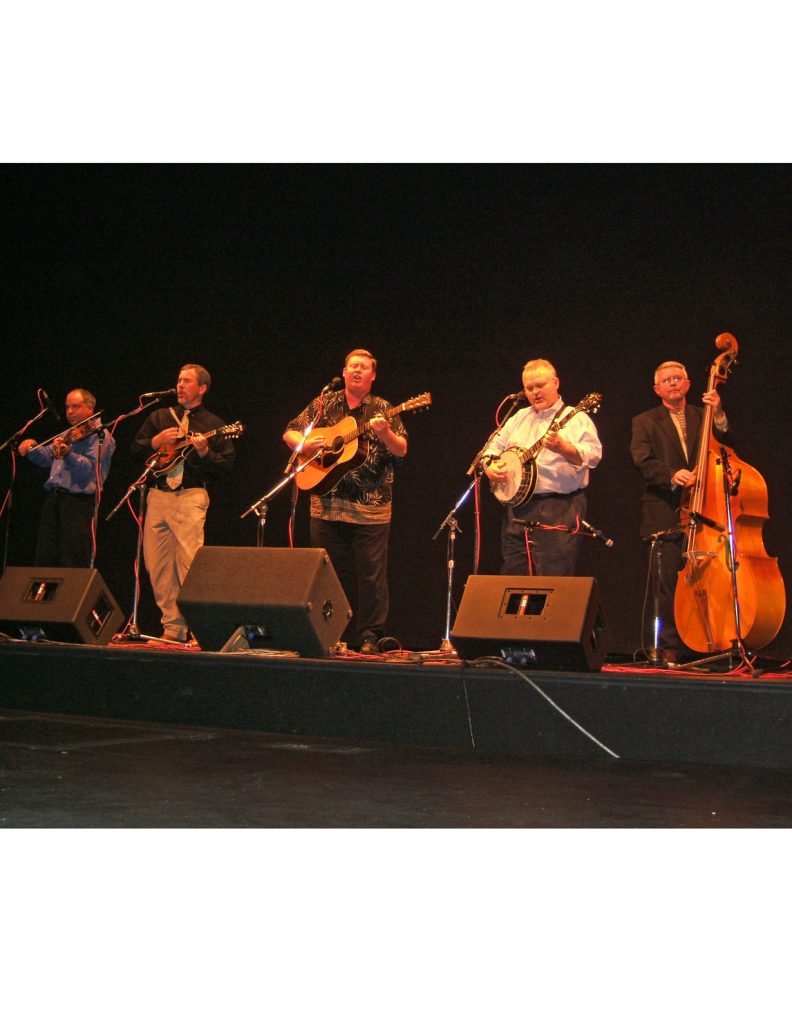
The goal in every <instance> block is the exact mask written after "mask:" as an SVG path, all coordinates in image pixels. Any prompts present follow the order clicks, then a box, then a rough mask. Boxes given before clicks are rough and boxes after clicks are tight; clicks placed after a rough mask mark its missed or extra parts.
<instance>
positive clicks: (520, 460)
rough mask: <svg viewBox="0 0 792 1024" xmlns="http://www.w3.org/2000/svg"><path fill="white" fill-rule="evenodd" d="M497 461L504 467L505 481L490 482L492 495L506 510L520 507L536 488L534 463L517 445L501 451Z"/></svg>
mask: <svg viewBox="0 0 792 1024" xmlns="http://www.w3.org/2000/svg"><path fill="white" fill-rule="evenodd" d="M498 461H499V462H501V463H502V464H503V465H504V466H505V467H506V473H507V476H506V479H505V480H499V481H494V480H491V481H490V486H491V488H492V493H493V494H494V495H495V497H496V498H497V499H498V501H499V502H500V503H501V504H502V505H506V506H507V508H512V507H513V506H515V505H521V504H522V503H523V502H524V501H527V500H528V498H530V496H531V494H532V493H533V489H534V487H535V486H536V463H535V462H534V461H533V459H529V458H528V452H527V450H526V449H525V448H520V447H519V445H514V446H513V447H511V448H506V449H505V451H502V452H501V454H500V456H499V457H498Z"/></svg>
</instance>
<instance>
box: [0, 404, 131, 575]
mask: <svg viewBox="0 0 792 1024" xmlns="http://www.w3.org/2000/svg"><path fill="white" fill-rule="evenodd" d="M95 408H96V399H95V398H94V396H93V395H92V394H91V392H90V391H88V390H87V389H86V388H75V389H74V390H73V391H70V392H69V393H68V395H67V396H66V419H67V420H68V422H69V424H70V427H69V429H68V430H66V431H64V433H63V434H59V435H58V436H57V437H55V438H53V440H52V441H51V442H50V444H48V445H43V446H39V445H38V443H37V442H36V441H34V440H33V438H26V439H25V440H24V441H23V442H22V443H21V444H20V446H19V454H20V455H25V456H27V457H28V458H29V459H30V461H31V462H33V463H35V464H36V465H37V466H42V467H43V468H44V469H49V471H50V472H49V476H48V478H47V481H46V483H45V484H44V490H45V492H46V497H45V499H44V508H43V510H42V513H41V519H40V521H39V530H38V538H37V540H36V554H35V557H34V564H35V565H51V566H63V567H71V568H85V569H87V568H89V567H90V566H91V564H92V561H93V555H94V552H95V547H94V540H95V532H94V529H93V520H94V515H95V511H96V507H97V505H98V502H97V491H98V492H99V494H101V490H102V486H103V485H104V482H105V480H106V479H107V474H108V472H109V470H110V460H111V459H112V457H113V452H114V451H115V440H114V439H113V437H112V435H111V434H110V432H109V431H107V430H103V429H101V428H100V429H98V430H96V429H94V428H95V427H98V424H97V423H96V422H95V421H94V419H92V413H93V411H94V409H95ZM100 444H101V450H102V454H101V468H99V467H98V462H99V448H100Z"/></svg>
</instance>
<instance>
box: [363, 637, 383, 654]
mask: <svg viewBox="0 0 792 1024" xmlns="http://www.w3.org/2000/svg"><path fill="white" fill-rule="evenodd" d="M360 653H361V654H379V653H380V649H379V644H378V643H377V641H376V640H375V639H374V637H373V636H368V637H366V639H365V640H364V641H363V643H362V644H361V645H360Z"/></svg>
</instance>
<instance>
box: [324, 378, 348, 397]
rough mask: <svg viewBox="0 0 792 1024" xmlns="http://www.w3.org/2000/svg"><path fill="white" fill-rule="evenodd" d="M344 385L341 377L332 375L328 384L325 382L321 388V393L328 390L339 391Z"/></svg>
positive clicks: (325, 392)
mask: <svg viewBox="0 0 792 1024" xmlns="http://www.w3.org/2000/svg"><path fill="white" fill-rule="evenodd" d="M343 386H344V379H343V377H333V379H332V380H331V381H330V383H329V384H325V386H324V387H323V388H322V392H321V393H322V394H323V395H326V394H327V392H328V391H340V390H341V388H342V387H343Z"/></svg>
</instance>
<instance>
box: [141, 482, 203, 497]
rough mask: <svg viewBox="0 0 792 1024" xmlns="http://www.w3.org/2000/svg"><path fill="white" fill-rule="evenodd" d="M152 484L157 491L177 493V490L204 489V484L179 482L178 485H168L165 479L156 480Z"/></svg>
mask: <svg viewBox="0 0 792 1024" xmlns="http://www.w3.org/2000/svg"><path fill="white" fill-rule="evenodd" d="M154 486H155V487H156V489H157V490H158V491H167V492H168V493H169V494H177V493H178V492H179V491H195V490H201V491H205V490H206V484H179V486H178V487H169V486H168V482H167V479H163V480H158V481H157V482H156V484H155V485H154Z"/></svg>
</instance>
